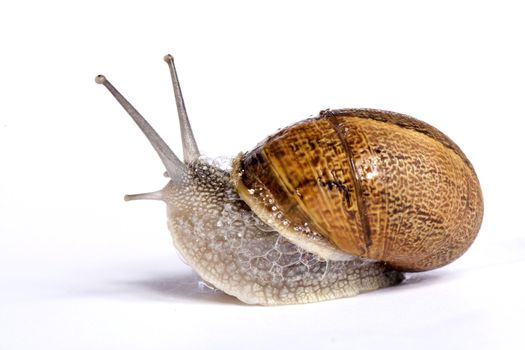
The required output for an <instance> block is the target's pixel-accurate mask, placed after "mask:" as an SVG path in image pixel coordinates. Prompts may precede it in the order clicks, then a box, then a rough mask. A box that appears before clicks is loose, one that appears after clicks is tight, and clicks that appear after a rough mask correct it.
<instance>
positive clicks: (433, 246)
mask: <svg viewBox="0 0 525 350" xmlns="http://www.w3.org/2000/svg"><path fill="white" fill-rule="evenodd" d="M241 162H242V164H241V168H242V170H243V171H242V177H241V181H242V184H243V186H245V187H246V188H248V189H261V191H258V193H260V194H261V195H262V194H263V193H270V194H271V196H270V198H266V197H267V195H265V197H264V198H261V199H260V200H258V201H259V202H260V203H259V204H257V205H260V206H263V207H264V208H265V210H266V211H267V212H268V213H269V214H271V213H272V212H273V213H278V214H277V215H274V217H275V220H280V221H281V223H282V222H284V223H285V224H286V225H288V226H289V227H290V228H292V229H294V230H295V231H299V232H302V233H304V234H306V235H314V236H315V235H321V236H323V237H325V238H328V239H329V240H330V241H331V242H332V243H333V244H334V245H335V246H336V247H337V248H338V249H340V250H342V251H344V252H347V253H350V254H352V255H356V256H360V257H364V258H369V259H374V260H381V261H384V262H386V263H387V264H389V265H390V266H392V267H394V268H397V269H399V270H402V271H422V270H428V269H433V268H436V267H439V266H442V265H445V264H447V263H449V262H450V261H452V260H455V259H456V258H458V257H459V256H460V255H462V254H463V253H464V252H465V251H466V250H467V248H468V247H469V246H470V244H471V243H472V241H473V240H474V238H475V236H476V234H477V232H478V231H479V228H480V225H481V219H482V215H483V200H482V196H481V190H480V186H479V182H478V179H477V177H476V174H475V172H474V169H473V167H472V165H471V163H470V162H469V161H468V159H467V158H466V156H465V155H464V154H463V152H462V151H461V150H460V149H459V147H458V146H457V145H456V144H455V143H454V142H453V141H452V140H450V139H449V138H448V137H447V136H446V135H444V134H443V133H441V132H440V131H439V130H437V129H435V128H433V127H432V126H430V125H428V124H426V123H424V122H421V121H419V120H417V119H414V118H411V117H408V116H406V115H402V114H398V113H393V112H386V111H380V110H368V109H342V110H327V111H322V112H321V113H320V115H319V116H318V117H316V118H310V119H306V120H304V121H301V122H298V123H296V124H293V125H291V126H289V127H287V128H285V129H282V130H280V131H279V132H277V133H276V134H274V135H272V136H270V137H268V138H267V139H266V140H265V141H263V142H262V143H260V144H259V145H258V146H257V147H256V148H255V149H254V150H252V151H250V152H247V153H245V154H244V155H243V156H242V159H241ZM250 205H251V206H253V205H254V204H253V201H252V203H251V204H250ZM252 209H253V208H252Z"/></svg>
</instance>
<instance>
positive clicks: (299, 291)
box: [161, 160, 403, 305]
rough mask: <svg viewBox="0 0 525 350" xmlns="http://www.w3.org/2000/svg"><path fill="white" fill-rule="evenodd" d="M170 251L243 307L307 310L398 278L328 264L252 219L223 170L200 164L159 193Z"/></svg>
mask: <svg viewBox="0 0 525 350" xmlns="http://www.w3.org/2000/svg"><path fill="white" fill-rule="evenodd" d="M161 194H162V200H164V201H165V202H166V203H167V206H168V224H169V228H170V231H171V233H172V237H173V242H174V245H175V247H176V248H177V249H178V250H179V252H180V253H181V254H182V255H183V257H184V259H185V260H186V261H187V263H188V264H189V265H190V266H191V267H192V268H193V269H194V270H195V271H196V272H197V273H198V274H199V275H200V276H201V277H202V278H203V279H204V280H205V281H206V282H208V283H211V284H212V285H214V286H215V287H216V288H218V289H220V290H222V291H224V292H225V293H227V294H230V295H233V296H235V297H237V298H238V299H240V300H241V301H243V302H245V303H249V304H263V305H276V304H294V303H307V302H315V301H322V300H328V299H334V298H339V297H346V296H352V295H356V294H358V293H360V292H364V291H370V290H374V289H378V288H382V287H387V286H391V285H394V284H397V283H399V282H401V281H402V279H403V275H402V274H401V273H399V272H397V271H393V270H390V269H388V268H387V267H385V265H384V264H383V263H381V262H372V261H366V260H362V259H359V258H355V259H354V260H350V261H327V260H324V259H322V258H320V257H318V256H316V255H314V254H312V253H309V252H306V251H305V250H303V249H301V248H299V247H297V246H296V245H294V244H293V243H291V242H290V241H288V240H287V239H285V238H284V237H282V236H281V235H279V233H278V232H276V231H274V230H273V229H272V228H271V227H269V226H268V225H266V224H265V223H264V222H262V221H261V220H260V219H259V218H257V217H256V216H255V215H254V214H253V212H252V211H251V210H250V208H249V207H248V206H247V205H246V204H245V203H244V202H243V201H242V200H241V199H240V198H239V196H238V195H237V193H236V192H235V190H234V188H233V187H232V184H231V183H230V176H229V174H228V173H227V172H225V171H224V170H221V169H219V168H218V167H215V166H213V165H211V164H208V163H205V162H203V161H201V160H197V161H194V162H193V163H191V164H189V165H188V167H187V170H186V172H185V175H184V176H183V179H182V181H181V182H179V183H178V184H175V183H174V182H173V181H170V182H169V183H168V185H167V186H166V187H165V188H164V189H163V190H162V191H161Z"/></svg>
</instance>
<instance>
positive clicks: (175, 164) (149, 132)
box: [95, 75, 186, 183]
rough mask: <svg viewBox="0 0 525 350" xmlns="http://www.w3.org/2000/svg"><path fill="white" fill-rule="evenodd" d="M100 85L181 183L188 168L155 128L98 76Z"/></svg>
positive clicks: (96, 79) (170, 174)
mask: <svg viewBox="0 0 525 350" xmlns="http://www.w3.org/2000/svg"><path fill="white" fill-rule="evenodd" d="M95 81H96V82H97V83H98V84H102V85H104V86H105V87H106V88H107V89H108V91H109V92H110V93H111V94H112V95H113V97H115V99H116V100H117V102H118V103H120V105H121V106H122V107H123V108H124V110H125V111H126V112H128V114H129V116H130V117H131V118H132V119H133V120H134V121H135V123H136V124H137V125H138V127H139V128H140V130H142V132H143V133H144V135H145V136H146V137H147V139H148V140H149V142H150V143H151V145H152V146H153V148H154V149H155V151H157V153H158V155H159V157H160V160H161V161H162V163H163V164H164V166H165V167H166V171H167V172H168V174H169V176H170V178H171V179H172V180H173V181H174V182H175V183H178V182H180V180H181V178H182V176H183V173H184V171H185V168H186V166H185V165H184V163H182V162H181V161H180V159H179V158H178V157H177V156H176V155H175V153H173V151H172V150H171V149H170V147H169V146H168V145H167V144H166V142H164V140H163V139H162V138H161V137H160V136H159V134H158V133H157V132H156V131H155V129H153V127H152V126H151V125H150V124H149V123H148V122H147V121H146V119H144V117H143V116H142V115H141V114H140V113H139V112H138V111H137V109H136V108H135V107H133V105H132V104H131V103H130V102H128V100H127V99H126V98H125V97H124V96H122V94H121V93H120V92H119V91H118V90H117V89H116V88H115V87H114V86H113V85H112V84H111V83H110V82H109V80H107V79H106V77H105V76H103V75H98V76H97V77H96V78H95Z"/></svg>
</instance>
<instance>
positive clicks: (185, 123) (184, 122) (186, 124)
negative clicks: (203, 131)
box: [164, 55, 200, 164]
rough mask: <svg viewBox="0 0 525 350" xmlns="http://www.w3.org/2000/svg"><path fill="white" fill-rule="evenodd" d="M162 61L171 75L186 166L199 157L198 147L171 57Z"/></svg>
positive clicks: (166, 57)
mask: <svg viewBox="0 0 525 350" xmlns="http://www.w3.org/2000/svg"><path fill="white" fill-rule="evenodd" d="M164 61H166V63H167V64H168V66H169V68H170V74H171V83H172V85H173V93H174V94H175V102H176V103H177V113H178V115H179V125H180V135H181V139H182V150H183V152H184V162H185V163H186V164H188V163H191V162H192V161H194V160H196V159H198V158H199V157H200V152H199V147H198V146H197V141H196V140H195V136H194V135H193V131H192V129H191V124H190V120H189V119H188V114H187V113H186V105H185V104H184V98H183V97H182V90H181V88H180V83H179V78H178V76H177V70H176V69H175V63H174V61H173V56H172V55H166V56H164Z"/></svg>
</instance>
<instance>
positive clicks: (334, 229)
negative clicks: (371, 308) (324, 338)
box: [96, 55, 483, 305]
mask: <svg viewBox="0 0 525 350" xmlns="http://www.w3.org/2000/svg"><path fill="white" fill-rule="evenodd" d="M164 59H165V61H166V62H167V63H168V66H169V69H170V74H171V79H172V84H173V89H174V94H175V100H176V104H177V111H178V117H179V123H180V132H181V137H182V144H183V154H184V158H183V160H182V161H181V160H180V159H179V158H178V157H177V156H176V155H175V154H174V153H173V151H172V150H171V149H170V148H169V147H168V145H167V144H166V143H165V142H164V141H163V140H162V138H161V137H160V136H159V135H158V134H157V132H156V131H155V130H154V129H153V128H152V127H151V126H150V124H149V123H148V122H147V121H146V120H145V119H144V118H143V117H142V116H141V114H140V113H139V112H138V111H137V110H136V109H135V108H134V107H133V106H132V105H131V104H130V103H129V102H128V101H127V100H126V99H125V98H124V97H123V96H122V95H121V94H120V93H119V92H118V90H116V89H115V87H114V86H113V85H112V84H111V83H110V82H109V81H108V80H107V79H106V78H105V77H104V76H103V75H98V76H97V77H96V82H97V83H99V84H102V85H104V86H105V87H106V88H107V89H108V90H109V91H110V92H111V94H112V95H113V96H114V97H115V98H116V100H117V101H118V102H119V103H120V104H121V105H122V107H123V108H124V109H125V110H126V111H127V113H128V114H129V115H130V116H131V117H132V118H133V120H134V121H135V122H136V124H137V125H138V126H139V127H140V129H141V130H142V131H143V133H144V134H145V136H146V137H147V138H148V139H149V141H150V143H151V144H152V146H153V148H154V149H155V151H156V152H157V153H158V155H159V157H160V159H161V161H162V162H163V164H164V166H165V168H166V173H165V175H166V176H167V177H169V182H168V184H167V185H166V186H165V187H164V188H163V189H162V190H160V191H156V192H150V193H141V194H134V195H127V196H126V197H125V199H126V200H138V199H152V200H161V201H164V202H165V203H166V205H167V216H168V227H169V230H170V231H171V235H172V238H173V243H174V246H175V247H176V249H177V250H178V251H179V252H180V253H181V255H182V256H183V258H184V260H185V261H186V262H187V263H188V264H189V265H190V266H191V267H192V268H193V270H194V271H195V272H196V273H197V274H198V275H200V277H201V278H202V279H203V280H204V281H205V282H206V283H208V284H210V285H212V286H214V287H215V288H217V289H220V290H222V291H223V292H225V293H227V294H230V295H233V296H235V297H237V298H238V299H240V300H241V301H243V302H245V303H248V304H262V305H276V304H295V303H307V302H317V301H322V300H329V299H335V298H340V297H347V296H353V295H356V294H359V293H361V292H365V291H371V290H375V289H379V288H383V287H388V286H393V285H396V284H398V283H400V282H401V281H403V279H404V272H418V271H426V270H430V269H435V268H438V267H440V266H443V265H446V264H448V263H450V262H452V261H453V260H455V259H457V258H458V257H459V256H461V255H462V254H463V253H464V252H465V251H466V250H467V248H468V247H469V246H470V245H471V244H472V242H473V240H474V239H475V237H476V235H477V233H478V231H479V229H480V226H481V221H482V216H483V199H482V194H481V188H480V184H479V181H478V179H477V176H476V173H475V171H474V168H473V166H472V164H471V163H470V161H469V160H468V159H467V157H466V156H465V155H464V153H463V152H462V151H461V150H460V148H459V147H458V146H457V145H456V144H455V143H454V142H453V141H452V140H450V139H449V138H448V137H447V136H446V135H445V134H443V133H442V132H440V131H438V130H437V129H435V128H434V127H432V126H430V125H428V124H426V123H424V122H422V121H419V120H417V119H414V118H412V117H409V116H406V115H402V114H398V113H394V112H387V111H382V110H374V109H340V110H323V111H321V112H320V113H319V114H318V115H316V116H314V117H310V118H308V119H305V120H303V121H300V122H297V123H295V124H293V125H291V126H288V127H286V128H283V129H280V130H279V131H278V132H276V133H275V134H273V135H271V136H269V137H267V138H266V139H265V140H264V141H263V142H261V143H259V144H258V145H257V146H256V147H255V148H254V149H253V150H251V151H248V152H245V153H240V154H239V155H238V156H237V157H235V158H234V160H233V161H232V164H231V170H229V169H225V168H224V167H222V166H219V165H218V164H216V163H215V162H213V161H208V160H205V159H203V157H201V155H200V152H199V148H198V146H197V142H196V141H195V137H194V135H193V132H192V128H191V126H190V122H189V119H188V116H187V113H186V108H185V105H184V100H183V97H182V92H181V88H180V84H179V81H178V78H177V72H176V69H175V64H174V60H173V57H172V56H171V55H167V56H165V58H164Z"/></svg>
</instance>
